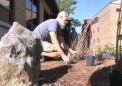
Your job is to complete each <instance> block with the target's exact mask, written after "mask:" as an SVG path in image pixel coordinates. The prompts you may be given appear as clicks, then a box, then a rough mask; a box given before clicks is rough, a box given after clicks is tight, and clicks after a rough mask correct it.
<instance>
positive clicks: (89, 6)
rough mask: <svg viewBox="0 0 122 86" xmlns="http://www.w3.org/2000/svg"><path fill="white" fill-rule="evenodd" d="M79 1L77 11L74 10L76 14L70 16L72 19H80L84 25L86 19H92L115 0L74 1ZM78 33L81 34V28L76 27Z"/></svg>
mask: <svg viewBox="0 0 122 86" xmlns="http://www.w3.org/2000/svg"><path fill="white" fill-rule="evenodd" d="M74 1H77V4H76V5H72V6H76V9H75V10H74V14H70V17H73V18H74V19H79V21H81V23H83V20H84V19H91V18H92V17H94V16H95V15H96V14H97V13H98V12H100V11H101V10H102V9H103V8H104V7H105V6H106V5H108V4H109V3H110V2H111V1H114V0H74ZM75 29H76V32H77V33H80V32H81V27H75Z"/></svg>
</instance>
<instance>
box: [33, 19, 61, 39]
mask: <svg viewBox="0 0 122 86" xmlns="http://www.w3.org/2000/svg"><path fill="white" fill-rule="evenodd" d="M50 31H53V32H55V33H56V34H57V36H58V37H60V36H61V30H60V27H59V25H58V20H57V19H49V20H46V21H45V22H42V23H41V24H39V25H38V26H37V27H36V28H35V29H34V33H36V35H37V38H39V39H40V40H44V41H49V40H50V39H51V38H50V34H49V32H50Z"/></svg>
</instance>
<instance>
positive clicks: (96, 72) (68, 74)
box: [38, 57, 115, 86]
mask: <svg viewBox="0 0 122 86" xmlns="http://www.w3.org/2000/svg"><path fill="white" fill-rule="evenodd" d="M114 59H115V58H114V57H112V58H111V59H105V60H102V62H97V61H96V62H95V66H86V59H85V60H80V61H78V62H77V63H76V64H68V65H66V64H65V63H64V62H63V61H46V62H44V63H41V71H40V77H39V81H38V83H39V85H40V86H109V78H108V73H109V72H110V71H111V66H112V68H113V69H114V68H115V60H114Z"/></svg>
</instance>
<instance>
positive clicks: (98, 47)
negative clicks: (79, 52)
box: [97, 45, 102, 55]
mask: <svg viewBox="0 0 122 86" xmlns="http://www.w3.org/2000/svg"><path fill="white" fill-rule="evenodd" d="M97 53H98V54H99V55H100V54H102V46H100V45H98V46H97Z"/></svg>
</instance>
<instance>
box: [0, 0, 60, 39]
mask: <svg viewBox="0 0 122 86" xmlns="http://www.w3.org/2000/svg"><path fill="white" fill-rule="evenodd" d="M28 2H30V3H31V4H30V6H31V9H27V8H26V7H27V5H28V4H29V3H28ZM33 7H35V8H36V11H35V12H34V11H33V10H32V9H33ZM59 12H60V9H59V7H58V4H57V2H56V0H0V40H1V37H2V36H3V35H4V34H5V33H7V32H8V30H9V28H10V27H11V26H12V24H13V22H18V23H20V24H21V25H22V26H24V27H26V28H28V29H30V30H33V29H34V28H35V27H36V26H37V25H38V24H40V23H41V22H43V21H45V20H47V19H50V18H56V17H57V14H58V13H59Z"/></svg>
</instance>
